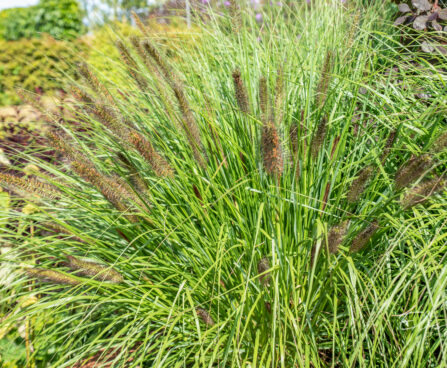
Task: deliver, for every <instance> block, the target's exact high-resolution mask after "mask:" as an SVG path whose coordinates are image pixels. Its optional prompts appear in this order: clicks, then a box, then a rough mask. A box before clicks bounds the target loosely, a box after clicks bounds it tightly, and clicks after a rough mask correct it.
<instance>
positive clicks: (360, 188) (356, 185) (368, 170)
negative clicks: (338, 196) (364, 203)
mask: <svg viewBox="0 0 447 368" xmlns="http://www.w3.org/2000/svg"><path fill="white" fill-rule="evenodd" d="M373 172H374V167H373V166H371V165H370V166H367V167H365V168H364V169H362V170H361V171H360V173H359V175H358V177H357V179H355V180H354V181H353V182H352V184H351V188H350V189H349V192H348V195H347V200H348V202H350V203H355V202H357V201H358V200H359V198H360V196H361V195H362V193H363V192H364V190H365V185H366V183H367V182H368V180H369V179H370V178H371V175H372V174H373Z"/></svg>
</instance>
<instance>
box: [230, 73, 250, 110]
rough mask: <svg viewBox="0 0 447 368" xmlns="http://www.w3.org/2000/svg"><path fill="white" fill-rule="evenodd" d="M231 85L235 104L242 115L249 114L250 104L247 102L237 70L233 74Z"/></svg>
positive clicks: (245, 90)
mask: <svg viewBox="0 0 447 368" xmlns="http://www.w3.org/2000/svg"><path fill="white" fill-rule="evenodd" d="M233 84H234V92H235V95H236V101H237V104H238V106H239V108H240V109H241V111H242V112H243V113H245V114H248V113H249V112H250V103H249V102H248V93H247V89H246V88H245V85H244V82H243V81H242V78H241V72H240V70H239V69H236V70H235V71H234V72H233Z"/></svg>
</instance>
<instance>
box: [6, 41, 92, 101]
mask: <svg viewBox="0 0 447 368" xmlns="http://www.w3.org/2000/svg"><path fill="white" fill-rule="evenodd" d="M84 51H85V46H84V45H83V44H82V42H78V43H74V44H68V43H67V42H64V41H56V40H55V39H54V38H52V37H50V36H44V37H42V38H40V39H31V40H28V39H23V40H20V41H14V42H13V41H2V40H0V105H8V104H17V103H19V102H20V99H19V97H18V96H17V94H16V91H15V89H16V88H18V87H23V88H25V89H27V90H32V91H35V90H36V89H38V90H40V91H42V92H45V93H52V92H54V91H55V90H57V89H61V88H63V84H64V83H63V81H62V79H63V77H64V76H67V75H71V74H72V64H73V63H76V62H77V61H80V60H81V59H82V56H84V55H85V54H84Z"/></svg>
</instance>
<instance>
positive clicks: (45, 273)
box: [25, 268, 81, 285]
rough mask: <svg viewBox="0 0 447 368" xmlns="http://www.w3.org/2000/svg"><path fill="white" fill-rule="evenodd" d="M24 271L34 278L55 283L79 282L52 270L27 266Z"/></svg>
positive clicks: (72, 283) (74, 283)
mask: <svg viewBox="0 0 447 368" xmlns="http://www.w3.org/2000/svg"><path fill="white" fill-rule="evenodd" d="M25 272H26V273H27V274H28V275H30V276H33V277H35V278H38V279H41V280H44V281H49V282H53V283H55V284H66V285H79V284H80V283H81V282H80V281H79V280H77V279H76V278H74V277H72V276H70V275H66V274H64V273H61V272H58V271H53V270H43V269H38V268H28V269H26V270H25Z"/></svg>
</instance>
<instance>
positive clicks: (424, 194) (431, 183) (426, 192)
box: [401, 177, 447, 210]
mask: <svg viewBox="0 0 447 368" xmlns="http://www.w3.org/2000/svg"><path fill="white" fill-rule="evenodd" d="M446 185H447V181H446V180H445V179H441V178H438V177H436V178H434V179H431V180H428V181H426V182H424V183H422V184H420V185H418V186H417V187H416V188H414V189H412V190H411V191H410V192H409V193H407V195H405V197H404V198H403V199H402V202H401V204H402V207H403V208H404V209H406V210H407V209H410V208H411V207H413V206H415V205H417V204H422V203H424V202H425V201H427V200H428V199H429V198H430V197H431V196H432V195H434V194H436V193H438V192H440V191H441V190H443V189H444V188H445V186H446Z"/></svg>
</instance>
